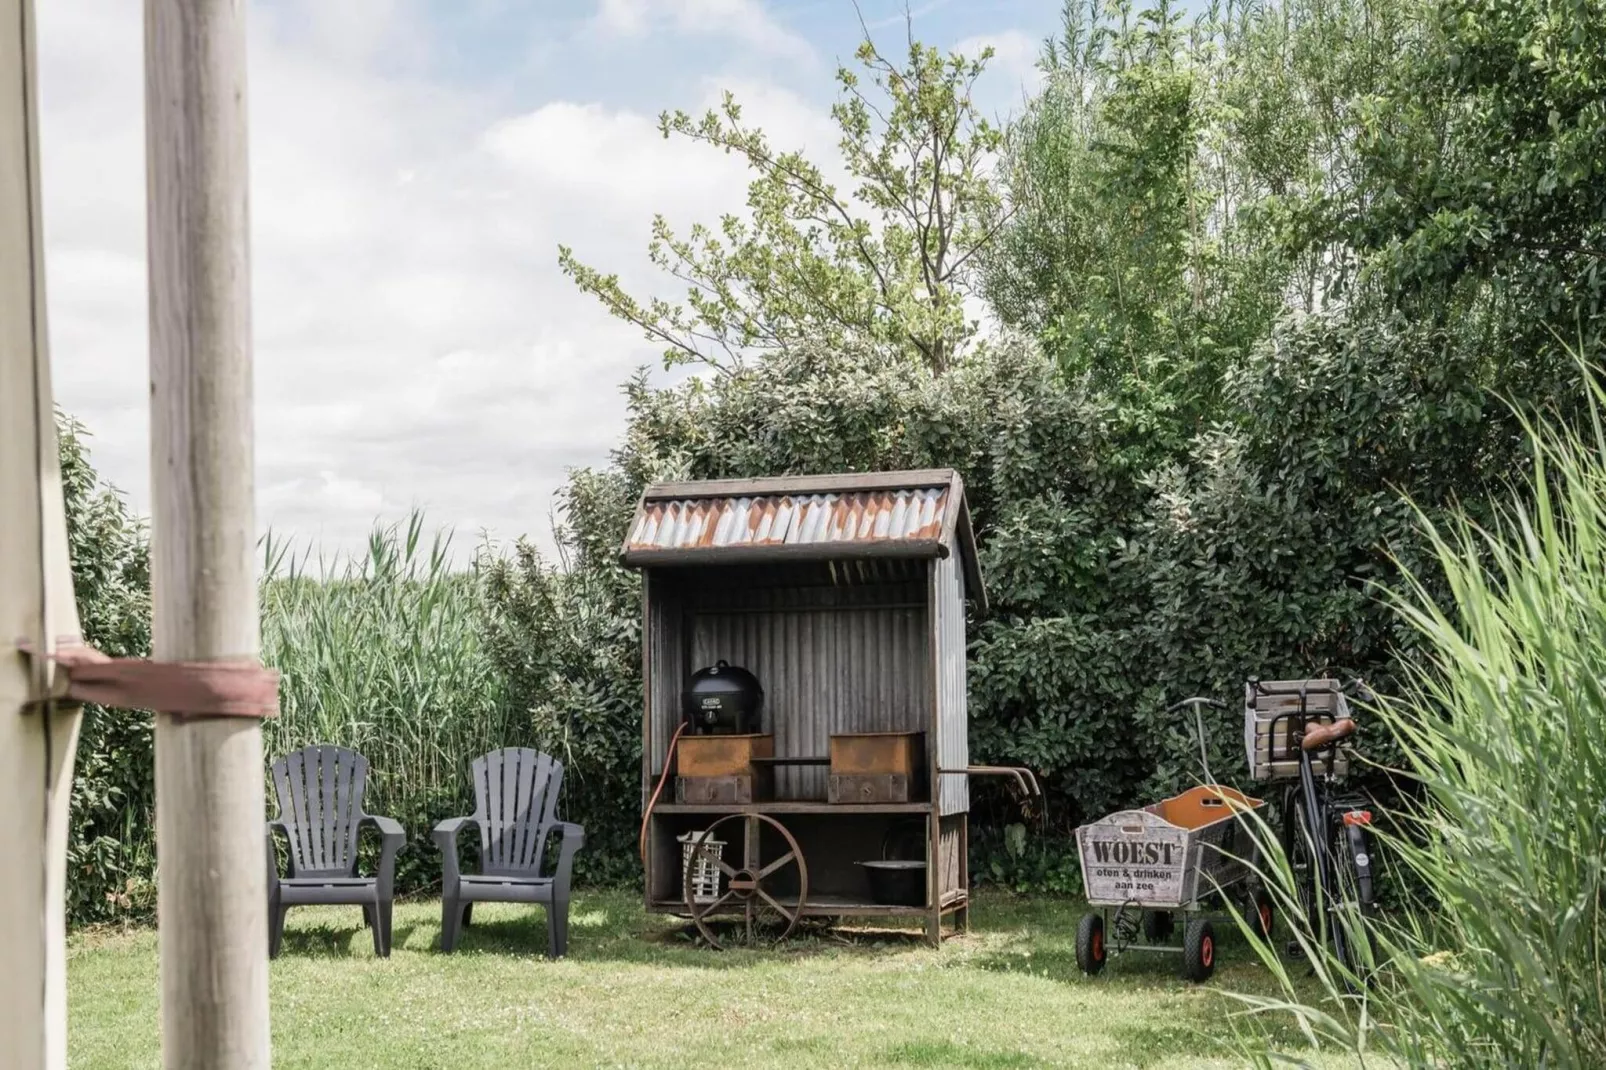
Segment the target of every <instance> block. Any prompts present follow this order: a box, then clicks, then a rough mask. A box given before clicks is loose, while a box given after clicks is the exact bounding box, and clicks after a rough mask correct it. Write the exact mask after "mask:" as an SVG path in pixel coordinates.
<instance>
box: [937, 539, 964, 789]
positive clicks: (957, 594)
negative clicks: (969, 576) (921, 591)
mask: <svg viewBox="0 0 1606 1070" xmlns="http://www.w3.org/2000/svg"><path fill="white" fill-rule="evenodd" d="M931 604H932V606H933V607H934V617H935V623H934V626H933V629H932V631H933V635H934V641H935V644H936V648H937V674H936V675H937V682H936V687H937V723H938V729H937V739H938V744H937V764H938V765H939V766H941V767H942V768H944V769H963V768H965V767H966V766H967V765H969V764H970V738H969V726H968V721H967V717H966V706H965V701H966V695H965V686H966V685H965V578H964V571H963V570H962V569H961V568H960V565H959V558H958V555H950V556H948V557H939V558H938V559H937V560H935V561H933V562H932V563H931ZM939 780H940V781H941V788H940V794H939V796H938V801H939V802H940V804H941V812H942V813H943V814H958V813H964V812H966V811H968V810H969V809H970V778H968V777H963V776H944V777H940V778H939Z"/></svg>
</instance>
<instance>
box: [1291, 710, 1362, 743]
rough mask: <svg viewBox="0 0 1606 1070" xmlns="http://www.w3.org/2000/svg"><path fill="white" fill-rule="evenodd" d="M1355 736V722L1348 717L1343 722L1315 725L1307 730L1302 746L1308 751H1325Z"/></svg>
mask: <svg viewBox="0 0 1606 1070" xmlns="http://www.w3.org/2000/svg"><path fill="white" fill-rule="evenodd" d="M1354 734H1355V722H1354V721H1353V720H1351V719H1350V718H1348V717H1346V718H1344V719H1343V720H1342V721H1334V722H1333V723H1332V724H1319V725H1313V726H1311V727H1310V728H1307V729H1305V738H1304V740H1303V741H1301V743H1300V746H1302V747H1304V748H1305V749H1306V750H1324V749H1326V748H1327V747H1330V746H1332V745H1333V744H1334V743H1337V742H1338V741H1339V740H1341V739H1344V738H1345V737H1347V736H1353V735H1354Z"/></svg>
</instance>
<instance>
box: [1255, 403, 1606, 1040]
mask: <svg viewBox="0 0 1606 1070" xmlns="http://www.w3.org/2000/svg"><path fill="white" fill-rule="evenodd" d="M1592 390H1593V395H1592V399H1591V400H1592V401H1593V402H1594V406H1595V411H1596V412H1598V411H1599V406H1600V404H1601V402H1603V401H1606V391H1602V390H1601V388H1600V386H1599V385H1593V386H1592ZM1534 444H1535V455H1536V463H1535V465H1534V468H1533V472H1532V479H1531V481H1530V483H1529V484H1528V486H1527V487H1526V488H1525V491H1526V493H1523V494H1520V495H1517V496H1515V497H1514V498H1513V499H1512V500H1511V501H1510V502H1508V503H1507V505H1506V507H1505V508H1504V509H1503V510H1502V511H1501V512H1500V513H1499V515H1498V517H1497V519H1496V520H1495V521H1494V522H1493V523H1492V524H1491V525H1490V526H1487V527H1485V526H1479V525H1478V524H1476V523H1474V522H1473V521H1472V520H1471V519H1470V518H1467V517H1464V516H1460V517H1455V518H1452V519H1450V520H1448V521H1447V522H1445V523H1444V524H1442V525H1437V526H1433V527H1430V529H1429V538H1430V540H1431V547H1432V553H1433V564H1434V565H1435V568H1436V571H1438V572H1440V573H1441V574H1442V575H1443V576H1444V577H1446V578H1447V584H1448V591H1449V596H1448V597H1447V598H1446V597H1442V596H1439V595H1437V594H1436V593H1434V592H1431V591H1430V590H1429V588H1428V586H1427V585H1426V584H1425V583H1424V582H1423V580H1422V578H1421V577H1419V576H1418V575H1416V574H1414V573H1413V574H1409V575H1408V576H1407V582H1406V585H1405V586H1404V587H1403V588H1402V590H1401V593H1399V594H1397V595H1396V596H1395V605H1396V606H1397V609H1398V612H1399V616H1400V619H1401V620H1402V621H1403V622H1404V624H1405V625H1406V626H1408V627H1409V628H1410V629H1412V630H1413V631H1414V632H1415V633H1416V634H1417V635H1418V636H1419V637H1420V639H1421V643H1422V652H1421V655H1420V656H1419V657H1417V658H1416V659H1414V660H1413V661H1412V662H1411V663H1410V666H1409V672H1408V674H1407V675H1406V686H1405V688H1404V690H1403V692H1402V693H1401V695H1400V696H1399V697H1398V698H1397V699H1388V700H1385V701H1383V702H1382V703H1381V705H1380V706H1379V707H1378V708H1377V709H1376V711H1375V712H1376V715H1377V718H1378V720H1379V721H1380V722H1381V726H1382V727H1383V728H1384V729H1386V730H1387V731H1388V732H1389V733H1391V734H1392V735H1393V737H1394V739H1395V741H1396V743H1397V744H1398V749H1399V753H1400V754H1401V755H1402V770H1401V775H1402V776H1403V777H1405V778H1407V779H1409V780H1410V781H1412V782H1414V784H1415V785H1416V787H1417V788H1418V792H1417V793H1416V794H1415V798H1416V799H1417V801H1416V803H1415V804H1414V805H1411V806H1408V807H1405V808H1404V809H1403V812H1402V813H1401V814H1400V815H1399V823H1400V826H1401V834H1398V835H1394V836H1390V837H1388V838H1387V839H1386V840H1385V842H1384V845H1383V850H1384V851H1386V852H1387V853H1388V854H1389V856H1391V857H1392V859H1393V860H1394V861H1395V863H1396V865H1397V866H1398V868H1400V869H1401V870H1403V871H1404V873H1405V875H1406V876H1408V877H1409V878H1411V880H1412V883H1413V884H1419V885H1420V886H1421V888H1422V889H1423V894H1422V896H1421V897H1420V898H1419V899H1418V900H1416V901H1414V902H1411V903H1409V904H1408V905H1407V907H1406V909H1403V910H1401V911H1400V912H1399V913H1398V914H1397V915H1396V916H1395V917H1393V918H1392V919H1389V920H1387V921H1374V923H1373V924H1372V925H1371V926H1370V928H1371V929H1372V930H1373V931H1374V933H1375V938H1376V942H1377V948H1378V951H1377V956H1376V960H1377V961H1378V962H1380V963H1381V964H1382V972H1381V973H1380V974H1379V975H1378V976H1377V977H1376V979H1375V981H1374V988H1373V989H1372V992H1371V993H1370V997H1369V999H1368V998H1363V997H1361V996H1352V995H1350V994H1349V993H1348V992H1347V991H1346V984H1345V982H1346V981H1347V980H1349V977H1350V975H1349V973H1348V971H1346V970H1344V969H1343V968H1342V966H1341V965H1340V964H1338V963H1335V962H1333V961H1332V959H1331V956H1330V955H1323V956H1319V958H1318V970H1317V976H1318V978H1320V979H1321V980H1322V981H1323V982H1324V985H1325V988H1326V993H1325V995H1326V997H1327V998H1326V999H1323V1000H1320V1001H1313V1000H1311V999H1310V998H1309V994H1308V993H1305V994H1301V993H1299V992H1298V991H1297V990H1296V989H1295V987H1294V985H1293V983H1292V982H1291V981H1290V980H1289V978H1288V975H1287V973H1286V972H1284V971H1282V970H1281V969H1279V968H1278V967H1277V966H1276V965H1275V964H1274V965H1273V968H1274V970H1275V971H1276V972H1277V975H1278V976H1279V977H1280V979H1281V980H1282V981H1283V983H1284V986H1285V991H1284V993H1283V995H1282V997H1281V998H1277V999H1271V1000H1260V999H1256V1000H1252V1001H1251V1003H1252V1005H1253V1006H1254V1007H1256V1008H1257V1009H1259V1010H1261V1011H1275V1012H1276V1014H1277V1016H1278V1017H1279V1018H1282V1017H1284V1016H1285V1015H1286V1014H1287V1012H1289V1011H1292V1012H1293V1013H1295V1014H1296V1015H1297V1016H1298V1017H1299V1018H1300V1019H1301V1020H1302V1021H1303V1022H1305V1023H1307V1024H1308V1026H1309V1032H1310V1035H1311V1037H1312V1039H1313V1040H1314V1039H1319V1040H1321V1041H1323V1042H1326V1043H1328V1044H1331V1045H1334V1046H1338V1047H1341V1048H1344V1049H1347V1050H1350V1051H1362V1050H1366V1049H1368V1048H1369V1049H1370V1050H1373V1051H1376V1052H1379V1053H1380V1054H1382V1055H1384V1056H1385V1057H1387V1058H1389V1059H1392V1060H1393V1062H1394V1064H1395V1065H1403V1066H1412V1067H1431V1066H1443V1065H1446V1064H1447V1063H1453V1064H1454V1065H1457V1066H1470V1067H1508V1066H1553V1067H1567V1068H1577V1070H1583V1068H1585V1067H1594V1066H1600V1065H1602V1064H1603V1062H1606V1025H1603V1023H1606V1002H1603V995H1602V993H1603V992H1606V967H1603V965H1602V962H1603V959H1602V953H1603V949H1606V808H1603V807H1602V806H1601V801H1600V799H1601V790H1600V785H1601V784H1602V783H1603V778H1606V733H1603V732H1602V731H1601V722H1602V718H1603V717H1606V690H1603V687H1602V682H1601V681H1602V680H1603V679H1606V639H1603V637H1606V567H1603V562H1606V427H1603V426H1602V425H1601V423H1600V422H1599V419H1598V418H1597V419H1596V421H1595V422H1594V424H1593V427H1592V428H1591V431H1590V432H1589V433H1587V434H1584V435H1580V434H1578V433H1575V432H1573V431H1571V430H1568V429H1566V428H1564V427H1560V426H1552V427H1541V428H1540V429H1539V430H1537V431H1536V432H1535V435H1534ZM1434 586H1435V587H1437V584H1435V585H1434ZM1274 864H1275V867H1276V869H1277V870H1278V873H1279V876H1280V877H1281V878H1282V883H1284V884H1286V883H1287V881H1288V876H1287V873H1286V866H1287V863H1286V860H1285V859H1283V858H1281V856H1280V855H1277V854H1274ZM1261 950H1262V957H1263V958H1267V959H1268V961H1270V960H1271V959H1273V958H1274V957H1275V956H1274V953H1273V952H1271V950H1270V949H1265V948H1262V949H1261ZM1379 1013H1381V1016H1382V1017H1383V1018H1384V1020H1385V1021H1386V1027H1384V1028H1378V1027H1377V1025H1376V1024H1375V1021H1374V1020H1373V1019H1374V1017H1375V1016H1377V1015H1379Z"/></svg>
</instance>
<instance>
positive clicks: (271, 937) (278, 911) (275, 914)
mask: <svg viewBox="0 0 1606 1070" xmlns="http://www.w3.org/2000/svg"><path fill="white" fill-rule="evenodd" d="M288 913H290V908H289V907H287V906H283V905H281V904H278V903H275V904H273V906H272V907H271V908H270V909H269V910H268V958H270V959H276V958H278V957H279V948H280V947H281V946H282V945H283V943H284V916H285V915H286V914H288Z"/></svg>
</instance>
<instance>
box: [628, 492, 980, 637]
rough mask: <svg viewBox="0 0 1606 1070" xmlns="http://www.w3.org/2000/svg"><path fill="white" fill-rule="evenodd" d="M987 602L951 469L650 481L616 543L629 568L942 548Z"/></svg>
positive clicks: (937, 553) (933, 552)
mask: <svg viewBox="0 0 1606 1070" xmlns="http://www.w3.org/2000/svg"><path fill="white" fill-rule="evenodd" d="M956 552H957V553H958V554H959V555H960V557H961V559H962V561H963V563H964V570H965V579H966V587H967V590H966V596H967V597H969V598H970V599H972V600H973V601H975V602H976V603H977V604H978V605H979V606H981V607H982V610H983V612H985V609H986V598H987V596H986V592H985V589H984V588H983V586H982V580H981V568H980V563H979V562H978V561H977V559H976V540H975V534H974V533H973V532H972V531H971V527H970V510H969V507H968V506H967V505H966V503H965V489H964V483H963V481H962V480H961V479H960V478H959V474H958V473H957V472H955V471H953V470H952V469H949V468H933V469H921V470H918V471H906V472H861V473H844V474H840V475H810V476H775V477H767V478H762V479H719V480H702V481H692V482H680V483H656V484H654V485H652V486H650V487H648V488H647V489H646V490H645V491H644V492H643V493H642V496H641V503H640V505H639V506H638V507H637V509H636V515H635V518H634V519H633V520H632V521H631V525H630V532H629V534H628V535H627V536H626V537H625V542H624V546H623V548H622V557H623V560H624V563H625V564H627V565H632V566H636V567H643V568H646V567H655V566H675V565H695V564H723V563H729V564H736V563H739V562H754V561H775V560H783V559H792V560H810V559H812V560H834V559H848V558H873V557H916V558H934V557H946V556H947V555H948V554H950V553H956Z"/></svg>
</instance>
